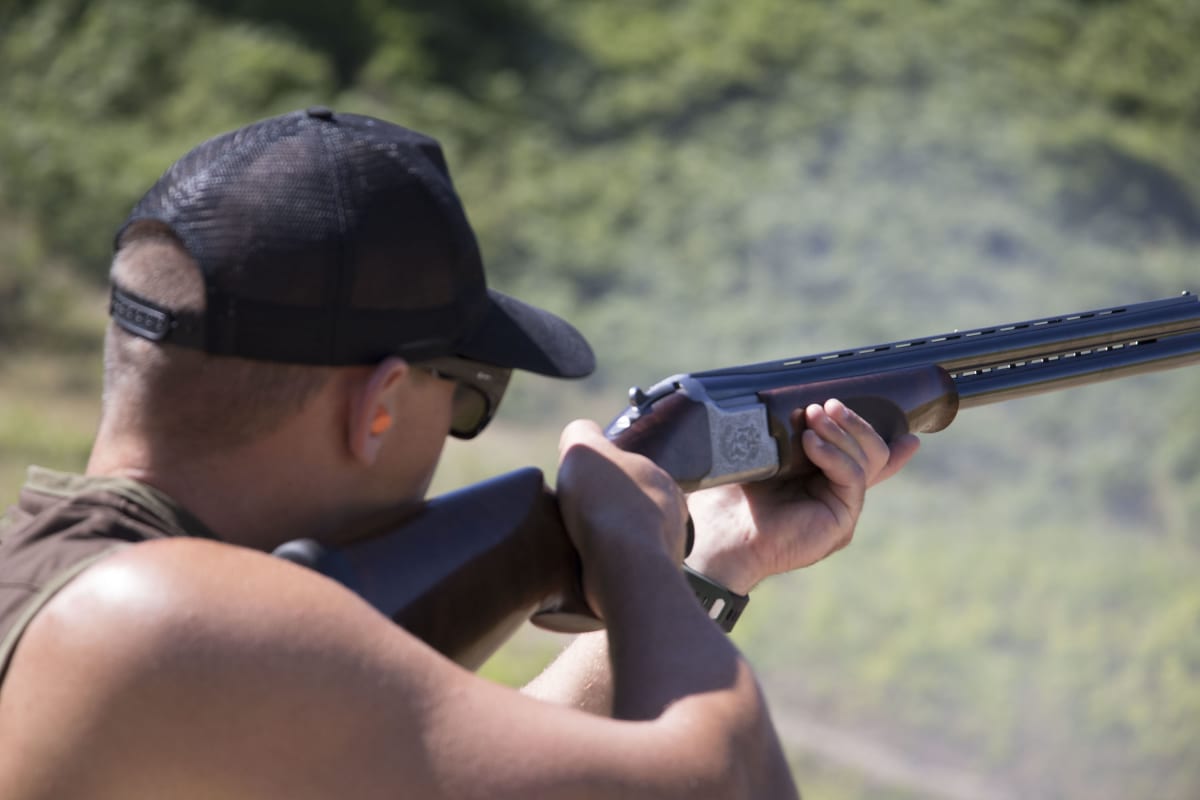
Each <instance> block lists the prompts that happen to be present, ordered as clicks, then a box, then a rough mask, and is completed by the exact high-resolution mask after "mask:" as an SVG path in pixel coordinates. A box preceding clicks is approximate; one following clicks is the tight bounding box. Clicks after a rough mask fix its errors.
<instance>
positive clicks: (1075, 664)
mask: <svg viewBox="0 0 1200 800" xmlns="http://www.w3.org/2000/svg"><path fill="white" fill-rule="evenodd" d="M89 313H90V312H89ZM77 319H79V320H81V321H80V322H78V323H71V325H79V326H82V325H83V322H82V321H86V320H88V319H91V322H93V323H96V324H95V330H100V328H101V325H100V324H99V323H98V322H97V321H96V320H95V319H92V318H89V316H88V314H83V315H82V316H81V317H78V318H77ZM64 341H66V342H68V343H70V344H69V346H63V342H64ZM0 353H2V359H0V491H3V492H4V493H5V496H6V497H7V498H12V497H14V496H15V493H16V489H17V487H18V486H19V484H20V482H21V480H22V478H23V473H24V469H25V466H26V465H27V464H28V463H39V464H43V465H46V466H51V467H58V468H62V469H78V468H80V467H81V466H82V465H83V463H84V461H85V460H86V457H87V452H88V448H89V445H90V439H91V436H92V433H93V431H94V429H95V425H96V420H97V414H98V395H99V363H100V362H99V359H100V354H99V344H98V342H97V341H92V342H91V343H90V344H89V343H88V342H87V340H86V338H85V337H84V338H80V337H73V336H71V335H65V336H64V337H62V338H61V339H60V340H59V341H57V342H56V343H55V346H54V347H50V346H45V345H41V346H39V345H30V344H26V345H23V346H19V347H18V346H16V345H14V344H13V343H11V342H6V343H4V346H3V349H2V350H0ZM557 391H559V387H556V386H553V385H552V384H548V383H541V382H537V381H534V380H530V381H527V382H518V383H517V384H516V386H515V387H514V395H513V397H512V398H510V401H506V403H510V405H511V408H508V411H509V412H511V413H510V414H509V415H508V416H510V417H512V418H513V419H514V420H515V421H506V420H505V417H501V420H499V421H498V422H497V423H496V424H495V425H494V426H493V427H492V428H491V429H489V430H488V431H486V432H485V433H484V434H483V435H482V436H481V437H480V438H479V439H478V440H477V441H474V442H470V443H462V442H455V441H452V442H450V443H448V445H447V448H446V452H445V457H444V460H443V463H442V466H441V468H440V469H439V471H438V474H437V477H436V479H435V485H434V491H435V492H441V491H445V490H447V489H449V488H453V487H456V486H460V485H463V484H467V483H471V482H474V481H477V480H480V479H482V478H485V477H488V476H491V475H495V474H498V473H501V472H505V471H508V470H511V469H515V468H518V467H521V466H525V465H529V464H533V465H536V466H539V467H541V468H542V469H543V471H544V472H546V474H547V475H548V476H549V477H550V478H552V477H553V470H554V463H555V458H556V441H557V435H558V430H559V428H560V427H561V425H562V424H563V423H564V422H565V421H566V419H567V418H568V416H569V415H570V412H572V411H575V410H582V411H581V413H584V414H585V415H590V416H593V417H595V418H598V419H601V420H604V419H605V417H606V416H607V415H611V414H613V413H615V412H616V411H617V410H619V408H620V406H621V398H620V397H619V396H610V393H608V392H601V393H597V392H596V391H595V390H594V388H593V387H589V386H588V385H586V384H581V385H575V386H571V387H568V388H566V389H565V394H566V396H567V399H566V400H565V401H564V400H558V401H553V402H552V401H549V400H547V399H546V396H547V394H548V393H553V392H557ZM943 441H944V442H946V444H948V445H950V446H954V445H955V443H956V440H954V439H953V438H951V437H947V438H946V439H945V440H938V442H937V443H936V445H935V446H937V447H941V446H942V442H943ZM1072 468H1073V467H1072ZM938 477H940V478H941V479H943V481H944V480H952V478H953V476H945V475H943V476H938ZM930 478H931V475H930V474H914V475H913V476H911V477H910V476H907V475H906V476H903V477H902V478H901V479H898V480H897V481H895V482H893V483H890V484H888V485H887V486H886V487H883V488H882V489H881V490H878V491H876V492H874V493H873V496H872V502H871V505H870V506H869V507H868V512H867V514H866V516H865V517H864V519H863V522H862V524H861V525H860V530H859V533H858V536H857V537H856V541H855V544H854V545H853V546H852V547H851V548H849V549H848V550H847V551H845V552H844V553H840V554H838V555H837V556H836V557H835V558H833V559H830V560H829V561H828V562H825V563H822V564H821V565H818V566H817V567H814V568H812V569H809V570H806V571H804V572H803V573H800V574H796V575H792V576H788V577H785V578H779V579H775V580H773V581H770V582H768V583H767V584H765V585H764V586H763V587H761V588H760V589H759V590H757V591H756V592H755V597H754V602H753V603H752V605H751V607H750V609H749V611H748V613H747V615H746V616H745V617H743V621H742V624H741V625H740V627H739V630H738V632H737V633H736V635H735V638H736V640H737V641H738V642H739V644H741V645H742V646H743V647H744V648H745V649H746V650H747V652H748V653H749V655H750V657H751V659H752V661H754V662H755V663H756V665H758V667H759V668H760V671H761V673H762V674H763V676H764V681H765V686H766V691H767V693H768V698H769V699H770V701H771V702H772V705H773V708H774V709H775V713H776V714H777V716H780V717H781V718H782V717H783V716H784V715H787V716H788V717H790V718H795V719H805V720H819V721H821V723H822V724H825V725H830V726H835V727H837V728H839V729H844V730H846V731H851V732H868V733H869V735H870V736H874V737H878V739H879V740H880V741H881V742H883V743H885V744H886V745H887V746H888V747H890V748H892V749H893V750H894V751H895V752H896V753H897V754H899V755H898V756H897V757H898V758H902V759H909V760H911V761H912V764H913V765H915V766H914V767H913V768H914V769H918V770H919V769H920V768H921V765H922V764H928V763H950V764H953V765H956V766H957V767H959V768H961V769H964V770H975V771H978V772H979V773H980V774H981V775H984V776H986V777H989V778H991V779H993V780H995V781H996V782H998V783H999V784H1001V785H1005V786H1011V787H1016V790H1018V791H1019V792H1020V796H1029V797H1058V796H1089V797H1096V798H1107V797H1123V796H1147V797H1148V796H1154V797H1156V798H1164V800H1171V798H1179V799H1180V800H1185V798H1193V797H1195V796H1196V794H1197V790H1198V789H1200V766H1198V765H1200V688H1198V687H1200V589H1198V588H1197V587H1196V582H1195V575H1196V574H1197V572H1198V571H1200V555H1198V554H1197V552H1196V551H1195V549H1194V548H1189V547H1186V546H1183V545H1181V544H1180V543H1179V542H1175V541H1173V540H1168V539H1164V538H1163V537H1161V536H1156V535H1155V534H1154V533H1153V532H1149V531H1145V530H1136V529H1134V530H1129V529H1126V530H1116V529H1103V528H1100V529H1097V528H1096V527H1095V526H1094V525H1093V524H1089V525H1088V526H1083V525H1075V526H1072V525H1069V524H1062V520H1063V519H1066V518H1069V517H1070V516H1071V515H1070V514H1069V513H1067V514H1063V513H1060V514H1057V515H1054V516H1051V517H1046V518H1045V519H1044V521H1043V522H1042V523H1038V515H1037V514H1035V513H1032V512H1031V511H1030V509H1029V508H1028V507H1022V504H1023V503H1027V502H1032V501H1033V499H1034V498H1036V497H1038V496H1039V495H1038V493H1037V492H1035V491H1032V490H1031V489H1030V488H1029V487H1027V486H1024V485H1020V484H1016V483H1014V484H1013V486H1012V487H1005V486H1003V485H997V486H993V487H990V490H989V489H988V488H986V487H985V488H984V489H983V490H980V489H978V487H977V488H976V489H975V490H973V491H974V493H973V494H969V495H967V494H963V493H962V492H963V491H964V490H962V489H958V490H956V489H955V488H954V484H953V483H952V482H951V483H950V484H946V483H943V482H938V481H933V480H931V479H930ZM1009 478H1010V479H1012V476H1009ZM1059 500H1060V502H1062V503H1067V504H1068V508H1069V504H1070V502H1071V501H1072V500H1071V498H1070V497H1060V498H1059ZM1080 519H1085V520H1088V521H1089V523H1092V522H1094V519H1095V517H1094V516H1092V517H1089V516H1087V515H1080ZM1018 520H1019V522H1018ZM918 526H919V527H918ZM565 641H566V639H565V638H564V637H560V636H556V635H551V634H546V633H543V632H540V631H537V630H536V629H534V628H532V627H531V626H526V627H525V628H524V629H523V630H522V631H521V632H520V633H519V634H518V635H517V636H516V637H515V638H514V639H513V640H512V641H511V642H509V643H508V644H507V645H506V646H505V647H504V648H502V649H501V650H500V651H499V652H498V653H497V654H496V655H495V656H494V657H493V658H492V659H491V660H490V661H489V662H488V663H487V664H486V665H485V666H484V668H483V669H482V671H481V672H482V674H483V675H484V676H485V677H487V678H489V679H491V680H495V681H498V682H501V683H505V684H508V685H512V686H519V685H520V684H522V683H524V682H525V681H527V680H528V679H529V678H531V677H532V676H533V675H535V674H536V673H537V672H538V671H540V670H541V669H542V667H543V666H544V665H545V664H546V663H548V662H549V661H550V660H551V659H552V658H553V657H554V655H555V654H556V653H557V652H558V651H559V650H560V649H561V647H562V646H563V644H564V643H565ZM781 728H782V729H786V726H781ZM868 733H864V734H863V736H864V737H865V736H867V735H868ZM785 744H787V745H788V746H789V751H790V752H791V754H792V759H793V764H794V766H795V769H796V774H797V776H798V781H799V782H800V784H801V786H802V788H803V789H804V790H805V791H806V794H807V795H808V796H809V797H820V798H829V799H830V800H859V798H866V797H871V798H894V799H895V800H907V799H908V798H912V797H922V796H949V795H929V794H928V793H927V792H923V791H922V790H921V789H920V788H919V786H917V787H916V788H914V786H913V785H912V784H911V782H910V783H905V782H904V781H897V780H896V779H895V777H894V776H889V775H890V774H889V773H887V772H886V771H885V772H884V773H883V774H875V773H873V772H872V771H871V769H870V768H869V767H868V766H863V765H861V764H859V765H856V762H854V761H853V759H845V758H841V757H840V756H839V755H838V754H837V753H831V752H828V751H825V750H821V749H816V750H814V749H813V748H811V747H808V746H806V745H805V743H804V742H795V741H794V742H785Z"/></svg>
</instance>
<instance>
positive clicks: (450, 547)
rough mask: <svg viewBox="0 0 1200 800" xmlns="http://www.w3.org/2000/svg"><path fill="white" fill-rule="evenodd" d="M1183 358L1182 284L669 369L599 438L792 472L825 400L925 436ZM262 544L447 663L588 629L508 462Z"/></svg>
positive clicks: (1194, 309) (1199, 337)
mask: <svg viewBox="0 0 1200 800" xmlns="http://www.w3.org/2000/svg"><path fill="white" fill-rule="evenodd" d="M1196 362H1200V302H1198V300H1197V298H1196V296H1195V295H1192V294H1190V293H1187V292H1184V293H1183V294H1181V295H1179V296H1177V297H1173V298H1166V299H1163V300H1155V301H1150V302H1144V303H1135V304H1132V305H1125V306H1115V307H1112V308H1104V309H1098V310H1095V311H1083V312H1079V313H1074V314H1066V315H1062V316H1056V317H1046V318H1043V319H1034V320H1027V321H1024V322H1015V323H1009V324H1004V325H995V326H991V327H987V328H977V329H974V330H968V331H953V332H951V333H944V334H939V335H935V336H926V337H922V338H919V339H907V340H903V341H898V342H891V343H888V344H879V345H872V346H869V347H861V348H856V349H851V350H838V351H833V352H829V353H818V354H816V355H810V356H803V357H800V358H791V359H784V360H780V361H767V362H762V363H757V364H748V365H744V366H737V367H730V368H725V369H716V370H709V371H704V372H693V373H687V374H680V375H673V376H671V377H669V378H666V379H664V380H662V381H659V382H658V383H656V384H654V385H653V386H651V387H650V388H649V389H647V390H642V389H639V388H634V389H631V390H630V392H629V405H628V406H627V407H626V408H625V410H624V411H622V412H621V413H620V414H619V415H618V416H617V417H616V418H615V419H614V420H613V422H612V423H611V424H610V425H609V426H608V428H607V430H606V435H607V436H608V437H609V438H610V439H612V440H613V441H614V442H616V444H617V445H618V446H620V447H621V448H623V449H625V450H629V451H634V452H637V453H641V454H643V455H645V456H647V457H648V458H650V459H651V460H653V461H654V462H655V463H656V464H658V465H659V466H660V467H661V468H662V469H664V470H665V471H666V472H667V473H668V474H669V475H671V477H672V478H674V480H675V481H677V482H678V483H679V485H680V486H681V487H682V488H683V489H684V490H685V491H689V492H690V491H695V490H698V489H703V488H707V487H710V486H719V485H721V484H726V483H745V482H748V481H761V480H769V479H789V478H796V477H802V476H804V475H806V474H808V473H810V472H811V471H812V470H813V469H814V467H813V466H812V465H811V464H809V463H808V460H807V458H806V457H805V455H804V452H803V450H802V449H801V447H800V446H799V441H800V439H799V436H800V433H801V430H799V429H797V428H796V425H797V423H799V424H802V421H803V416H802V415H796V414H794V413H793V412H794V411H795V410H797V409H802V408H804V407H805V406H807V405H809V404H811V403H823V402H825V401H826V400H828V399H830V398H834V397H836V398H838V399H840V400H841V401H842V402H844V403H845V404H846V405H847V406H849V407H850V408H852V409H854V410H855V411H856V412H858V413H859V414H860V415H861V416H862V417H863V418H865V419H866V420H867V421H868V422H869V423H871V425H872V426H873V427H874V428H875V430H876V431H877V432H878V433H879V434H880V436H882V437H883V439H884V440H885V441H889V442H890V441H893V440H894V439H895V438H896V437H898V436H900V435H902V434H904V433H909V432H912V433H933V432H936V431H940V430H942V429H944V428H945V427H946V426H948V425H949V424H950V423H951V422H952V421H953V420H954V418H955V416H956V415H957V413H958V411H959V410H960V409H965V408H974V407H976V406H981V405H986V404H989V403H996V402H1001V401H1004V400H1011V399H1014V398H1018V397H1024V396H1029V395H1035V394H1041V393H1045V392H1051V391H1057V390H1059V389H1064V388H1067V387H1072V386H1081V385H1085V384H1089V383H1096V382H1100V381H1108V380H1114V379H1116V378H1123V377H1126V376H1131V375H1138V374H1143V373H1148V372H1155V371H1159V370H1166V369H1174V368H1178V367H1182V366H1185V365H1188V364H1193V363H1196ZM275 554H276V555H278V556H281V557H283V558H287V559H289V560H291V561H294V562H296V563H299V564H302V565H305V566H308V567H310V568H312V569H315V570H318V571H320V572H322V573H324V574H326V575H327V576H329V577H331V578H333V579H335V580H338V581H339V582H341V583H343V584H344V585H346V586H347V587H349V588H350V589H352V590H353V591H355V592H357V593H358V594H359V595H361V596H362V597H363V598H364V599H366V601H367V602H369V603H370V604H371V605H373V606H374V607H375V608H376V609H378V610H380V611H381V612H382V613H384V614H386V615H387V616H389V617H390V618H391V619H393V620H394V621H395V622H397V623H398V624H399V625H401V626H403V627H404V628H405V629H407V630H408V631H409V632H411V633H413V634H414V635H416V636H418V637H419V638H421V639H423V640H424V641H425V642H426V643H428V644H430V645H431V646H433V647H434V648H435V649H437V650H439V651H440V652H442V653H443V654H444V655H446V656H448V657H450V658H452V659H454V660H455V661H458V662H459V663H461V664H463V665H464V666H469V667H475V666H478V665H479V664H481V663H482V662H483V661H484V660H485V659H486V658H487V656H488V655H490V654H491V653H492V652H493V651H494V650H495V649H496V648H497V647H498V646H499V645H500V644H501V643H503V641H504V640H505V639H507V638H508V636H509V635H511V633H512V632H513V631H515V630H516V628H517V627H519V626H520V625H521V624H522V623H523V622H525V621H526V620H529V619H532V621H533V622H534V623H536V624H538V625H540V626H542V627H545V628H548V629H550V630H556V631H561V632H580V631H585V630H594V629H596V628H597V627H599V623H598V622H597V620H596V619H595V617H594V616H593V615H592V613H591V611H590V609H588V607H587V604H586V602H585V601H584V600H583V594H582V591H581V589H580V585H579V575H580V565H579V559H578V555H577V554H576V553H575V551H574V548H573V547H572V546H571V543H570V540H569V538H568V536H567V534H566V532H565V530H564V529H563V526H562V521H561V519H560V518H559V514H558V507H557V503H556V502H555V499H554V496H553V494H552V493H551V492H550V491H549V490H548V489H547V488H546V485H545V481H544V478H543V475H542V473H541V472H540V471H539V470H536V469H524V470H518V471H516V472H513V473H510V474H508V475H503V476H500V477H498V478H494V479H492V480H489V481H485V482H483V483H480V484H476V485H474V486H470V487H467V488H465V489H461V490H458V491H456V492H452V493H449V494H446V495H442V496H439V497H436V498H433V499H431V500H429V501H427V502H426V503H424V504H423V505H421V506H420V507H418V508H415V509H411V510H408V511H406V512H404V513H402V514H398V515H395V516H392V517H389V518H385V519H380V520H376V521H373V522H372V523H370V524H368V525H365V526H363V527H362V529H361V530H358V531H356V532H354V534H353V535H352V536H351V537H350V538H349V544H342V545H340V546H338V547H330V546H326V545H323V544H321V543H320V542H317V541H315V540H311V539H309V540H297V541H293V542H288V543H286V544H284V545H282V546H281V547H280V548H278V549H277V550H276V551H275Z"/></svg>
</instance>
